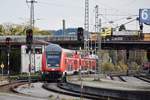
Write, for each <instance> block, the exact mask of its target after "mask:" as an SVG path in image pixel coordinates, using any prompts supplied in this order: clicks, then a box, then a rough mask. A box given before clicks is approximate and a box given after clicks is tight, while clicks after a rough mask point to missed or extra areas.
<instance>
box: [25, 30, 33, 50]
mask: <svg viewBox="0 0 150 100" xmlns="http://www.w3.org/2000/svg"><path fill="white" fill-rule="evenodd" d="M32 42H33V30H32V29H27V30H26V44H27V50H28V51H30V50H31V46H32Z"/></svg>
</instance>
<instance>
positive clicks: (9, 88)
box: [0, 80, 27, 93]
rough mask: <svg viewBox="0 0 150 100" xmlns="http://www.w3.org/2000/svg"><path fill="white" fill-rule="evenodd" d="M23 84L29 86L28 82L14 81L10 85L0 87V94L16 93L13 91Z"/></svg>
mask: <svg viewBox="0 0 150 100" xmlns="http://www.w3.org/2000/svg"><path fill="white" fill-rule="evenodd" d="M23 84H27V81H25V80H22V81H12V82H10V83H7V84H3V85H0V92H7V93H14V91H13V89H14V88H16V87H17V86H20V85H23Z"/></svg>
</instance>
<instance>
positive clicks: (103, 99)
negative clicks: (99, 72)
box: [43, 83, 119, 100]
mask: <svg viewBox="0 0 150 100" xmlns="http://www.w3.org/2000/svg"><path fill="white" fill-rule="evenodd" d="M65 85H66V86H67V84H65V83H45V84H44V85H43V88H45V89H47V90H49V91H53V92H56V93H59V94H64V95H69V96H74V97H80V98H87V99H91V100H108V99H111V100H117V99H116V98H113V97H108V96H96V95H91V94H85V93H81V92H76V91H70V90H69V89H66V88H64V87H65ZM118 100H119V99H118Z"/></svg>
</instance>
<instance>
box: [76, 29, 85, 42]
mask: <svg viewBox="0 0 150 100" xmlns="http://www.w3.org/2000/svg"><path fill="white" fill-rule="evenodd" d="M83 32H84V30H83V28H82V27H79V28H78V29H77V39H78V41H84V36H83Z"/></svg>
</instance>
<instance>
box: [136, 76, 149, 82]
mask: <svg viewBox="0 0 150 100" xmlns="http://www.w3.org/2000/svg"><path fill="white" fill-rule="evenodd" d="M134 77H136V78H138V79H140V80H142V81H145V82H148V83H150V77H149V76H143V75H140V76H134Z"/></svg>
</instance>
